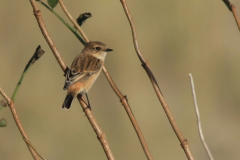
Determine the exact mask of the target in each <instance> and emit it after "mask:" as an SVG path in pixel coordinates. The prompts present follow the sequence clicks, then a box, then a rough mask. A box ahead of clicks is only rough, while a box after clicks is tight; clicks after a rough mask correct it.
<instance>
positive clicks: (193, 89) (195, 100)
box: [189, 73, 214, 160]
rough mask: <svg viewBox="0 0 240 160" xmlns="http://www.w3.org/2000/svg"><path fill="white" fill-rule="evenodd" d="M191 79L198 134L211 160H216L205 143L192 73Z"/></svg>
mask: <svg viewBox="0 0 240 160" xmlns="http://www.w3.org/2000/svg"><path fill="white" fill-rule="evenodd" d="M189 78H190V81H191V87H192V94H193V102H194V107H195V111H196V115H197V123H198V133H199V136H200V139H201V141H202V144H203V146H204V148H205V150H206V151H207V154H208V157H209V159H210V160H214V159H213V156H212V154H211V151H210V149H209V148H208V145H207V143H206V141H205V139H204V136H203V132H202V125H201V118H200V113H199V110H198V105H197V97H196V92H195V87H194V82H193V77H192V74H191V73H190V74H189Z"/></svg>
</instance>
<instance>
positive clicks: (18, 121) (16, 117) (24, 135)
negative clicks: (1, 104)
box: [0, 88, 39, 160]
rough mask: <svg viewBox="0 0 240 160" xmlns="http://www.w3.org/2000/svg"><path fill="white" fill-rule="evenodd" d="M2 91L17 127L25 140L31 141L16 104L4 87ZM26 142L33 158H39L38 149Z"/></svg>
mask: <svg viewBox="0 0 240 160" xmlns="http://www.w3.org/2000/svg"><path fill="white" fill-rule="evenodd" d="M0 93H1V95H2V96H3V98H4V99H5V100H6V101H7V104H8V106H9V108H10V110H11V112H12V115H13V118H14V121H15V123H16V125H17V127H18V130H19V131H20V133H21V134H22V137H23V140H24V141H25V140H28V141H29V142H30V140H29V138H28V136H27V133H26V132H25V130H24V128H23V126H22V123H21V121H20V119H19V117H18V114H17V111H16V109H15V105H14V102H13V100H11V99H10V98H9V97H8V96H7V94H6V93H5V92H4V91H3V90H2V88H0ZM25 142H26V141H25ZM26 144H27V147H28V149H29V151H30V153H31V154H32V156H33V158H34V159H35V160H39V157H38V153H37V152H36V151H34V150H33V149H32V148H31V146H29V145H28V143H27V142H26Z"/></svg>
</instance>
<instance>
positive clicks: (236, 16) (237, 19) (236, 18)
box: [231, 4, 240, 31]
mask: <svg viewBox="0 0 240 160" xmlns="http://www.w3.org/2000/svg"><path fill="white" fill-rule="evenodd" d="M231 9H232V13H233V16H234V19H235V21H236V23H237V26H238V29H239V31H240V20H239V17H238V15H237V10H236V7H235V6H234V5H233V4H231Z"/></svg>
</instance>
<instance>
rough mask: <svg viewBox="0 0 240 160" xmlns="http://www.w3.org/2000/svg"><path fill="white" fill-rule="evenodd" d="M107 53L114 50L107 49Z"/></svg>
mask: <svg viewBox="0 0 240 160" xmlns="http://www.w3.org/2000/svg"><path fill="white" fill-rule="evenodd" d="M105 51H106V52H110V51H113V50H112V49H110V48H107V49H106V50H105Z"/></svg>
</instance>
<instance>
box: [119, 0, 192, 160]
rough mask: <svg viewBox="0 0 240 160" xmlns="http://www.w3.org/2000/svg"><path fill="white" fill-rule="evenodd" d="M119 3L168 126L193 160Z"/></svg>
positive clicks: (131, 22)
mask: <svg viewBox="0 0 240 160" xmlns="http://www.w3.org/2000/svg"><path fill="white" fill-rule="evenodd" d="M120 1H121V3H122V5H123V9H124V11H125V13H126V16H127V18H128V21H129V23H130V26H131V30H132V36H133V43H134V47H135V50H136V52H137V55H138V57H139V59H140V61H141V62H142V66H143V68H144V69H145V71H146V72H147V74H148V77H149V79H150V81H151V82H152V85H153V88H154V90H155V92H156V94H157V97H158V99H159V101H160V103H161V104H162V106H163V109H164V111H165V113H166V115H167V117H168V120H169V121H170V124H171V125H172V128H173V130H174V132H175V133H176V135H177V137H178V139H179V141H180V142H181V146H182V147H183V149H184V152H185V154H186V156H187V157H188V159H190V160H193V159H194V158H193V156H192V153H191V151H190V149H189V146H188V142H187V139H184V137H183V135H182V133H181V131H180V129H179V128H178V126H177V124H176V122H175V120H174V117H173V115H172V113H171V111H170V109H169V107H168V105H167V103H166V101H165V99H164V97H163V95H162V93H161V91H160V88H159V86H158V84H157V81H156V79H155V77H154V75H153V73H152V71H151V70H150V67H149V64H148V62H147V61H146V60H145V59H144V58H143V56H142V53H141V51H140V49H139V45H138V41H137V34H136V29H135V25H134V22H133V19H132V17H131V14H130V11H129V9H128V6H127V2H126V0H120Z"/></svg>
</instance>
